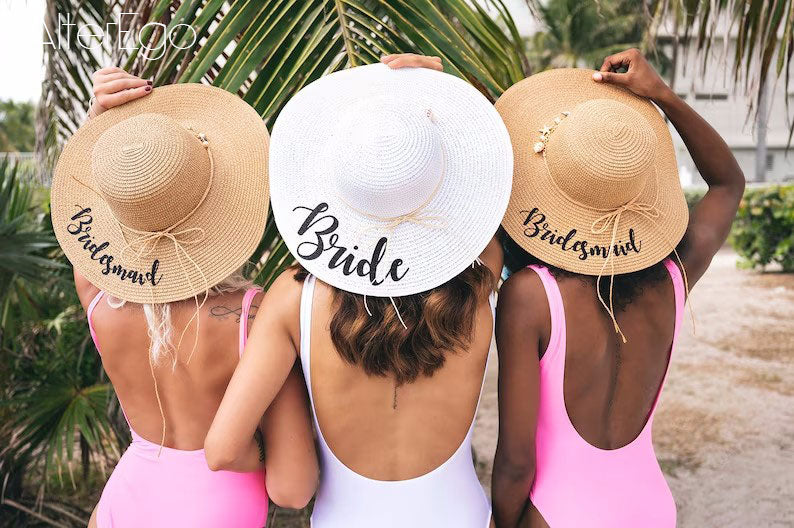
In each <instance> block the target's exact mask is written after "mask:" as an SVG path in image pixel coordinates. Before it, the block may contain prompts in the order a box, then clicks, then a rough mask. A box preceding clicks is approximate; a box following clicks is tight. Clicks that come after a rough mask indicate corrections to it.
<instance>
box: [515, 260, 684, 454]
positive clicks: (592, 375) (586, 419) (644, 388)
mask: <svg viewBox="0 0 794 528" xmlns="http://www.w3.org/2000/svg"><path fill="white" fill-rule="evenodd" d="M528 271H529V270H528ZM529 272H530V273H532V272H531V271H529ZM558 285H559V289H560V293H561V295H562V300H563V305H564V309H565V319H566V328H567V339H566V342H567V347H566V351H565V357H566V361H565V376H564V378H565V380H564V397H565V407H566V410H567V412H568V416H569V418H570V420H571V423H572V424H573V426H574V428H575V429H576V430H577V432H578V433H579V435H580V436H581V437H582V438H584V439H585V440H586V441H587V442H588V443H589V444H591V445H593V446H595V447H598V448H600V449H617V448H620V447H623V446H625V445H627V444H629V443H631V442H632V441H633V440H634V439H635V438H636V437H637V436H638V435H639V434H640V432H641V431H642V429H643V427H644V426H645V423H646V422H647V420H648V417H649V413H650V411H651V408H652V406H653V403H654V401H655V400H656V397H657V395H658V393H659V390H660V387H661V384H662V382H663V379H664V376H665V373H666V371H667V366H668V362H669V359H670V347H671V344H672V341H673V334H674V329H675V315H676V313H675V312H676V303H675V294H674V290H673V284H672V282H671V280H670V279H669V278H667V279H666V280H662V281H660V282H658V283H656V284H653V285H651V286H648V287H645V288H644V289H643V292H642V293H641V294H640V295H639V296H638V297H637V298H636V299H635V300H633V301H632V303H631V304H630V305H629V306H627V307H626V309H625V310H624V311H622V312H619V313H618V314H617V321H618V324H619V325H620V328H621V329H622V330H623V332H624V333H625V335H626V337H627V340H628V342H627V343H622V342H621V340H620V337H619V336H618V334H616V333H615V330H614V328H613V326H612V321H611V320H610V318H609V316H608V315H607V314H606V312H605V310H604V308H603V306H601V304H600V302H599V300H598V296H597V294H596V290H595V286H594V285H593V284H592V283H590V282H589V281H588V282H586V281H582V280H580V279H578V278H575V277H566V278H560V279H558ZM541 288H542V287H541ZM546 339H547V338H546ZM546 342H547V341H546ZM541 350H545V347H544V348H541Z"/></svg>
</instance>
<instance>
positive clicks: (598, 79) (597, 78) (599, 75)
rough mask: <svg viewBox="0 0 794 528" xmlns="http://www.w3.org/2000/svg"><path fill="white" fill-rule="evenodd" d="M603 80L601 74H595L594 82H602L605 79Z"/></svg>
mask: <svg viewBox="0 0 794 528" xmlns="http://www.w3.org/2000/svg"><path fill="white" fill-rule="evenodd" d="M603 78H604V76H603V75H601V74H600V73H598V72H595V73H594V74H593V80H594V81H600V80H601V79H603Z"/></svg>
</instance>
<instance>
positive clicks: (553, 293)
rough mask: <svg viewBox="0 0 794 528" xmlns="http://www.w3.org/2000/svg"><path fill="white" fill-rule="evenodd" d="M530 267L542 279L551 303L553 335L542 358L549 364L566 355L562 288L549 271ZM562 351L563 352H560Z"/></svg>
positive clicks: (540, 267)
mask: <svg viewBox="0 0 794 528" xmlns="http://www.w3.org/2000/svg"><path fill="white" fill-rule="evenodd" d="M528 267H529V268H530V269H531V270H532V271H534V272H535V273H537V274H538V277H540V281H541V282H542V283H543V289H544V290H545V291H546V299H547V300H548V302H549V312H550V315H551V335H550V336H549V346H548V347H547V348H546V350H545V352H544V353H543V355H542V356H541V358H542V359H544V360H545V361H546V362H548V361H551V359H552V358H553V357H555V356H558V355H560V354H564V353H565V332H566V329H565V307H564V306H563V303H562V295H561V294H560V287H559V286H558V285H557V279H555V278H554V275H552V274H551V272H550V271H549V269H548V268H547V267H545V266H538V265H532V266H528ZM560 350H562V352H559V351H560ZM563 358H564V356H563Z"/></svg>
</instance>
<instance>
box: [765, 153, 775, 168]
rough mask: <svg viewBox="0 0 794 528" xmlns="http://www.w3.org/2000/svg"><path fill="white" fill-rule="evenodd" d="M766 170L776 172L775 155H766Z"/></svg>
mask: <svg viewBox="0 0 794 528" xmlns="http://www.w3.org/2000/svg"><path fill="white" fill-rule="evenodd" d="M766 170H768V171H772V170H775V155H774V154H767V155H766Z"/></svg>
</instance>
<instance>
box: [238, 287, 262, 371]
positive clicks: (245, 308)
mask: <svg viewBox="0 0 794 528" xmlns="http://www.w3.org/2000/svg"><path fill="white" fill-rule="evenodd" d="M261 291H262V290H261V289H260V288H251V289H249V290H247V291H246V292H245V295H244V296H243V305H242V309H241V310H240V357H243V350H245V342H246V341H248V316H249V314H250V313H251V303H252V302H253V300H254V297H256V294H258V293H259V292H261Z"/></svg>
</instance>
